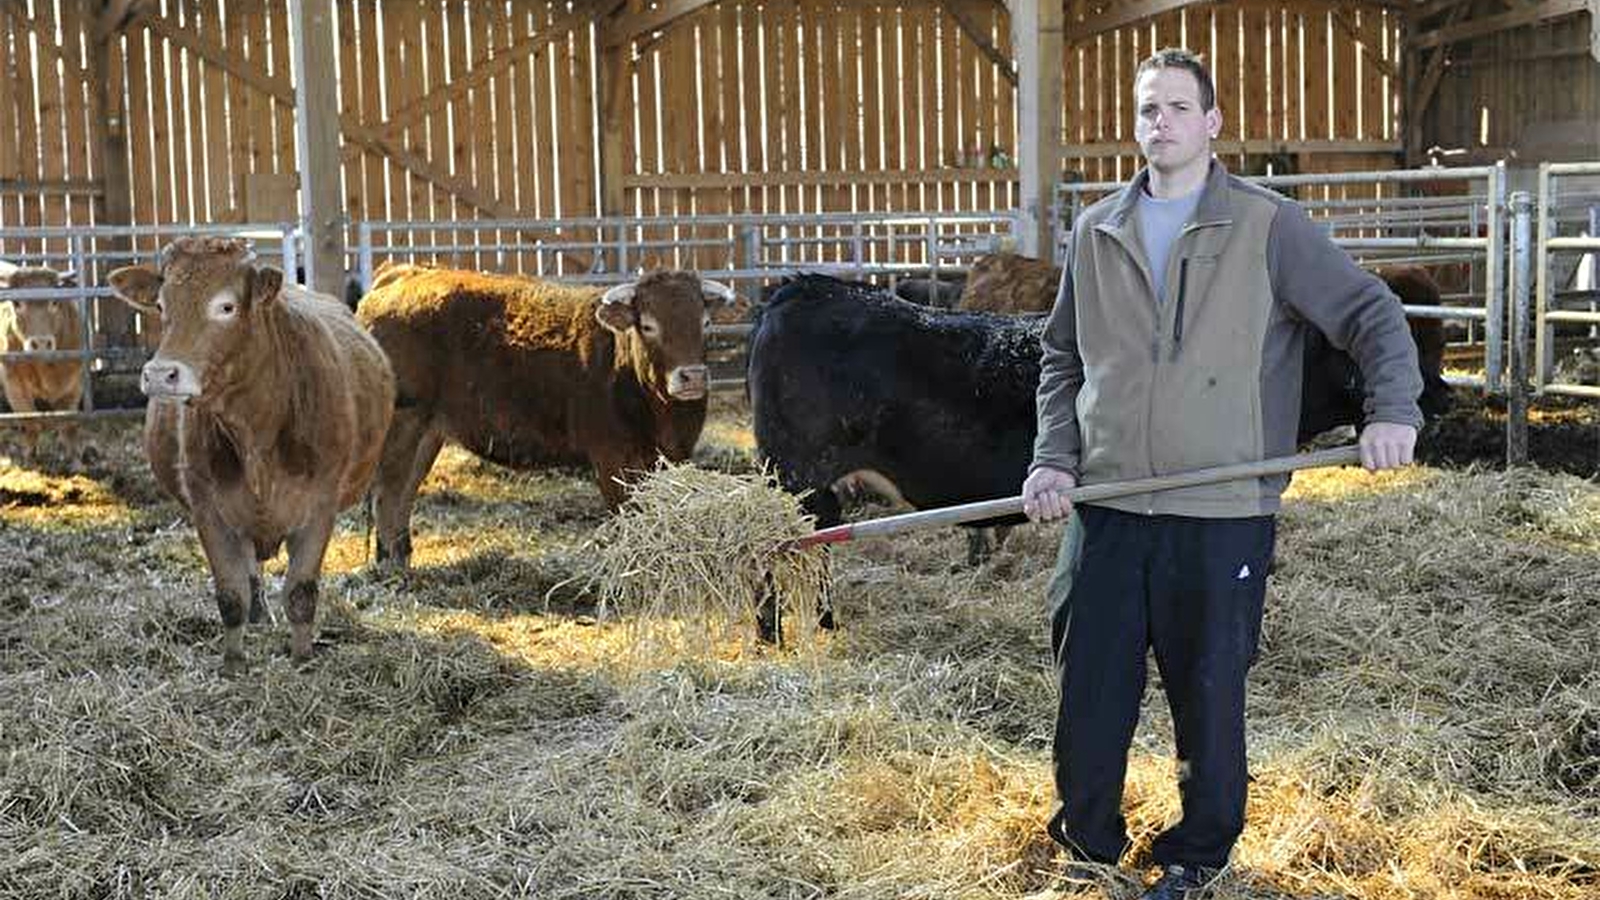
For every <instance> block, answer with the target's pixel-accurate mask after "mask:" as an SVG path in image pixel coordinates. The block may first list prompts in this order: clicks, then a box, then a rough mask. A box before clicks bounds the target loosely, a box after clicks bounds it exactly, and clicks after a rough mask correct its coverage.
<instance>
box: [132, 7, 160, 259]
mask: <svg viewBox="0 0 1600 900" xmlns="http://www.w3.org/2000/svg"><path fill="white" fill-rule="evenodd" d="M149 37H150V33H149V32H148V31H147V30H146V29H143V28H136V29H133V30H131V31H130V32H129V33H128V36H127V43H128V51H127V65H128V99H129V103H128V123H127V125H128V157H129V166H128V183H129V184H128V186H129V190H130V191H132V193H133V203H132V206H131V209H132V210H133V221H134V222H141V223H142V222H153V221H156V217H155V214H154V195H155V192H154V188H153V186H152V185H151V178H152V177H153V175H154V167H153V163H152V162H151V149H150V141H151V135H150V91H149V90H148V86H149V81H148V79H147V78H146V75H145V60H146V52H145V43H146V40H147V39H148V38H149ZM133 249H135V250H138V251H144V252H148V251H152V250H154V249H156V248H155V245H154V242H152V241H149V240H145V239H137V240H135V241H134V243H133Z"/></svg>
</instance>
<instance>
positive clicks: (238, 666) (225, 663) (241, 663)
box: [222, 656, 250, 678]
mask: <svg viewBox="0 0 1600 900" xmlns="http://www.w3.org/2000/svg"><path fill="white" fill-rule="evenodd" d="M248 671H250V664H249V663H248V662H245V658H244V657H243V656H224V657H223V658H222V677H223V678H238V677H239V676H240V675H243V674H244V673H246V672H248Z"/></svg>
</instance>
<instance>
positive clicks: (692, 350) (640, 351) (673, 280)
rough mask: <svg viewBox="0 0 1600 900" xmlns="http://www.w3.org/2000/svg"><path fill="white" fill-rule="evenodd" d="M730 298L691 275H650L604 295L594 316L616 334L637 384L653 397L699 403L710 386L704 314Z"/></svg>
mask: <svg viewBox="0 0 1600 900" xmlns="http://www.w3.org/2000/svg"><path fill="white" fill-rule="evenodd" d="M734 299H735V295H734V293H733V289H732V288H729V287H728V286H726V285H723V284H719V283H717V282H715V281H711V280H708V279H704V278H701V277H700V276H699V275H696V274H694V273H692V272H677V271H667V272H651V273H649V274H646V275H644V276H642V277H640V278H639V280H638V281H634V282H630V283H628V284H620V285H617V286H616V287H614V288H612V289H611V290H609V291H606V293H605V296H603V297H601V298H600V305H599V307H598V308H597V309H596V310H595V318H596V319H599V320H600V324H601V325H604V326H605V327H606V328H607V329H609V330H610V331H611V332H612V333H614V334H615V335H616V336H617V343H618V346H619V349H621V351H622V354H626V355H628V356H630V357H631V359H632V362H633V365H634V369H635V372H636V373H637V375H638V377H639V379H640V381H641V382H643V383H644V384H646V385H647V386H649V387H650V388H652V389H653V390H655V392H656V393H657V395H658V396H661V397H663V398H664V399H668V400H703V399H705V396H706V392H707V390H708V389H709V388H710V383H711V378H710V374H709V370H708V369H707V368H706V338H705V326H706V322H707V320H708V318H709V312H708V310H709V308H710V307H711V306H713V305H720V304H726V303H732V302H733V301H734ZM619 355H621V354H619Z"/></svg>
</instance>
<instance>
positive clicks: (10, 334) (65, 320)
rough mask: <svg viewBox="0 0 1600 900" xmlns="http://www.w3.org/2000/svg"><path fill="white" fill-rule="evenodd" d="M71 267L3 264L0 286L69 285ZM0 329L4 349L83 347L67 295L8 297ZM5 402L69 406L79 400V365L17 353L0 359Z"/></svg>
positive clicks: (21, 408)
mask: <svg viewBox="0 0 1600 900" xmlns="http://www.w3.org/2000/svg"><path fill="white" fill-rule="evenodd" d="M74 283H75V279H74V277H73V275H72V273H71V272H65V273H62V272H56V271H54V270H52V269H36V268H22V269H17V268H9V267H8V268H7V271H6V272H4V273H0V288H12V289H16V290H24V289H39V288H62V287H71V286H72V285H73V284H74ZM0 329H3V331H4V333H5V345H4V346H5V351H6V352H7V353H47V352H50V351H52V350H78V349H81V348H82V347H83V319H82V318H81V317H80V316H79V315H78V306H77V304H76V303H74V302H72V301H70V300H14V301H6V302H3V303H0ZM0 374H3V375H4V378H5V392H6V402H7V403H9V404H11V410H12V411H13V412H64V411H65V412H70V411H73V410H76V409H77V408H78V405H79V404H80V403H81V402H82V400H83V366H82V364H81V363H79V362H78V361H77V360H73V359H64V360H60V361H56V360H43V359H18V360H12V361H10V362H7V363H4V364H3V365H0Z"/></svg>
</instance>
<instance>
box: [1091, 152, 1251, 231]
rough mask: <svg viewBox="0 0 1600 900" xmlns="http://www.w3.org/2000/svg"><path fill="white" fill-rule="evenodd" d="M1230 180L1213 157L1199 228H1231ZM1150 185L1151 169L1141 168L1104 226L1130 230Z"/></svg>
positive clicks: (1202, 194) (1202, 191)
mask: <svg viewBox="0 0 1600 900" xmlns="http://www.w3.org/2000/svg"><path fill="white" fill-rule="evenodd" d="M1228 178H1229V176H1228V170H1227V169H1226V168H1224V167H1223V165H1222V163H1221V162H1220V161H1218V160H1217V159H1215V158H1213V159H1212V160H1211V168H1210V170H1209V171H1207V173H1206V183H1205V186H1204V187H1202V188H1201V189H1200V202H1199V203H1198V204H1197V205H1196V206H1195V214H1194V221H1195V224H1196V225H1227V224H1231V223H1232V222H1233V204H1232V202H1231V201H1230V199H1229V194H1230V192H1231V190H1232V188H1231V186H1230V185H1229V184H1228ZM1149 183H1150V169H1149V167H1145V168H1143V169H1140V170H1139V174H1137V175H1135V176H1133V181H1130V182H1129V183H1128V186H1127V187H1125V188H1123V189H1122V193H1121V194H1119V195H1118V196H1117V203H1116V206H1115V207H1114V208H1113V209H1112V211H1111V215H1109V216H1107V217H1106V221H1105V225H1104V226H1103V227H1108V228H1112V229H1115V230H1117V231H1121V230H1122V229H1124V228H1126V227H1127V225H1128V219H1129V217H1131V216H1132V215H1133V210H1134V207H1136V206H1137V205H1138V203H1139V195H1140V194H1142V193H1144V190H1145V186H1146V185H1148V184H1149Z"/></svg>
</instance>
